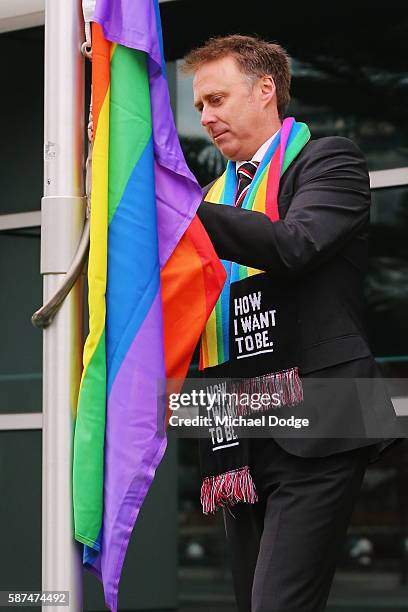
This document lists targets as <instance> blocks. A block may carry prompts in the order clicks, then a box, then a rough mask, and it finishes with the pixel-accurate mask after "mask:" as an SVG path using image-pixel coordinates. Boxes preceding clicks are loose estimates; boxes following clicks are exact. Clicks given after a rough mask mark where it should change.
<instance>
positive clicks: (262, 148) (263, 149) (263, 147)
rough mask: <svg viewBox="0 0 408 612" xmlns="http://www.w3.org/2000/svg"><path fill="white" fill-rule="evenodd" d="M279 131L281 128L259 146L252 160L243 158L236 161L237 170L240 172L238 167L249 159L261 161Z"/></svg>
mask: <svg viewBox="0 0 408 612" xmlns="http://www.w3.org/2000/svg"><path fill="white" fill-rule="evenodd" d="M279 129H280V128H279ZM278 132H279V130H276V132H275V133H274V134H273V135H272V136H271V137H270V138H268V140H267V141H266V142H264V143H263V145H261V146H260V147H259V149H258V150H257V152H256V153H255V155H254V156H253V157H252V159H251V160H246V159H245V160H243V161H237V162H235V170H236V171H237V172H238V168H239V167H240V166H242V164H245V163H246V162H247V161H256V162H261V161H262V158H263V156H264V155H265V153H266V152H267V150H268V149H269V145H270V144H271V142H272V140H273V139H274V138H275V136H276V134H277V133H278Z"/></svg>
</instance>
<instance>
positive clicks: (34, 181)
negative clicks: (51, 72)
mask: <svg viewBox="0 0 408 612" xmlns="http://www.w3.org/2000/svg"><path fill="white" fill-rule="evenodd" d="M0 49H1V55H2V57H3V58H4V59H5V58H7V59H5V61H3V62H2V83H3V95H1V96H0V117H1V136H2V146H1V147H0V168H1V178H0V184H1V198H0V214H8V213H17V212H25V211H29V210H39V209H40V208H41V196H42V184H43V138H44V136H43V134H44V121H43V117H44V68H43V66H44V28H43V27H39V28H31V29H27V30H20V31H17V32H7V33H4V34H1V35H0ZM6 92H7V95H5V93H6Z"/></svg>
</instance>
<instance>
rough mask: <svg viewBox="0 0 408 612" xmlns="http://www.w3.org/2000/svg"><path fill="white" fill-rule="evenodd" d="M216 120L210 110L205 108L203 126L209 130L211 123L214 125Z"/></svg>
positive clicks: (202, 113) (202, 117)
mask: <svg viewBox="0 0 408 612" xmlns="http://www.w3.org/2000/svg"><path fill="white" fill-rule="evenodd" d="M215 119H216V118H215V115H214V113H213V112H212V111H211V110H210V109H208V108H205V107H204V108H203V110H202V112H201V125H202V126H203V127H204V128H207V127H208V126H209V125H210V124H211V123H214V121H215Z"/></svg>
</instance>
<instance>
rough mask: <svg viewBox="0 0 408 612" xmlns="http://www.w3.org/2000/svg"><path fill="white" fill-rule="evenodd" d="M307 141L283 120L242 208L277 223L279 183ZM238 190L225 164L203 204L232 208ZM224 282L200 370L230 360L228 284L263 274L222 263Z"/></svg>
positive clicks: (301, 128)
mask: <svg viewBox="0 0 408 612" xmlns="http://www.w3.org/2000/svg"><path fill="white" fill-rule="evenodd" d="M309 139H310V131H309V128H308V127H307V125H306V124H305V123H297V122H296V121H295V119H294V118H293V117H288V118H287V119H285V120H284V121H283V124H282V127H281V129H280V130H279V132H278V134H277V135H276V137H275V138H274V139H273V141H272V143H271V144H270V146H269V148H268V150H267V152H266V154H265V155H264V158H263V159H262V162H261V163H260V165H259V167H258V168H257V171H256V174H255V176H254V178H253V181H252V183H251V185H250V188H249V190H248V193H247V194H246V196H245V199H244V201H243V203H242V208H245V209H246V210H254V211H257V212H262V213H264V214H266V215H268V217H269V218H270V220H271V221H278V220H279V210H278V191H279V180H280V177H281V176H282V175H283V173H284V172H285V171H286V169H287V168H288V167H289V165H290V164H291V163H292V161H293V160H294V159H295V158H296V157H297V155H298V154H299V153H300V151H301V150H302V149H303V147H304V146H305V144H306V143H307V142H308V141H309ZM236 190H237V175H236V165H235V162H232V161H228V163H227V168H226V170H225V172H224V173H223V174H222V175H221V176H220V177H219V179H218V180H217V181H216V182H215V183H214V185H213V186H212V187H211V189H210V190H209V192H208V194H207V196H206V198H205V199H206V201H207V202H212V203H213V204H226V205H227V206H233V205H234V200H235V193H236ZM222 263H223V265H224V268H225V271H226V274H227V280H226V282H225V284H224V287H223V290H222V293H221V295H220V297H219V299H218V300H217V303H216V305H215V307H214V309H213V311H212V312H211V315H210V317H209V319H208V321H207V324H206V327H205V330H204V332H203V334H202V337H201V351H200V369H201V370H202V369H205V368H209V367H213V366H217V365H220V364H222V363H224V362H226V361H228V360H229V358H230V355H229V316H230V314H229V313H230V287H231V283H234V282H237V281H240V280H243V279H245V278H248V277H249V276H254V275H256V274H263V273H264V272H263V271H262V270H257V269H256V268H250V267H248V266H244V265H241V264H237V263H235V262H230V261H225V260H223V261H222Z"/></svg>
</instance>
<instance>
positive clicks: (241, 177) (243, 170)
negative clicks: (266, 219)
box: [235, 161, 259, 206]
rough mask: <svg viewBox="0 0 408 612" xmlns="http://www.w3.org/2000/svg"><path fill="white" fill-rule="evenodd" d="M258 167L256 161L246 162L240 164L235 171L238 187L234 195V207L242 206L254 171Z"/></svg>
mask: <svg viewBox="0 0 408 612" xmlns="http://www.w3.org/2000/svg"><path fill="white" fill-rule="evenodd" d="M258 166H259V162H257V161H248V162H245V163H244V164H241V165H240V167H239V168H238V170H237V175H238V187H237V193H236V194H235V206H242V202H243V201H244V199H245V196H246V194H247V192H248V189H249V186H250V184H251V181H252V179H253V178H254V176H255V172H256V169H257V168H258Z"/></svg>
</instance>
